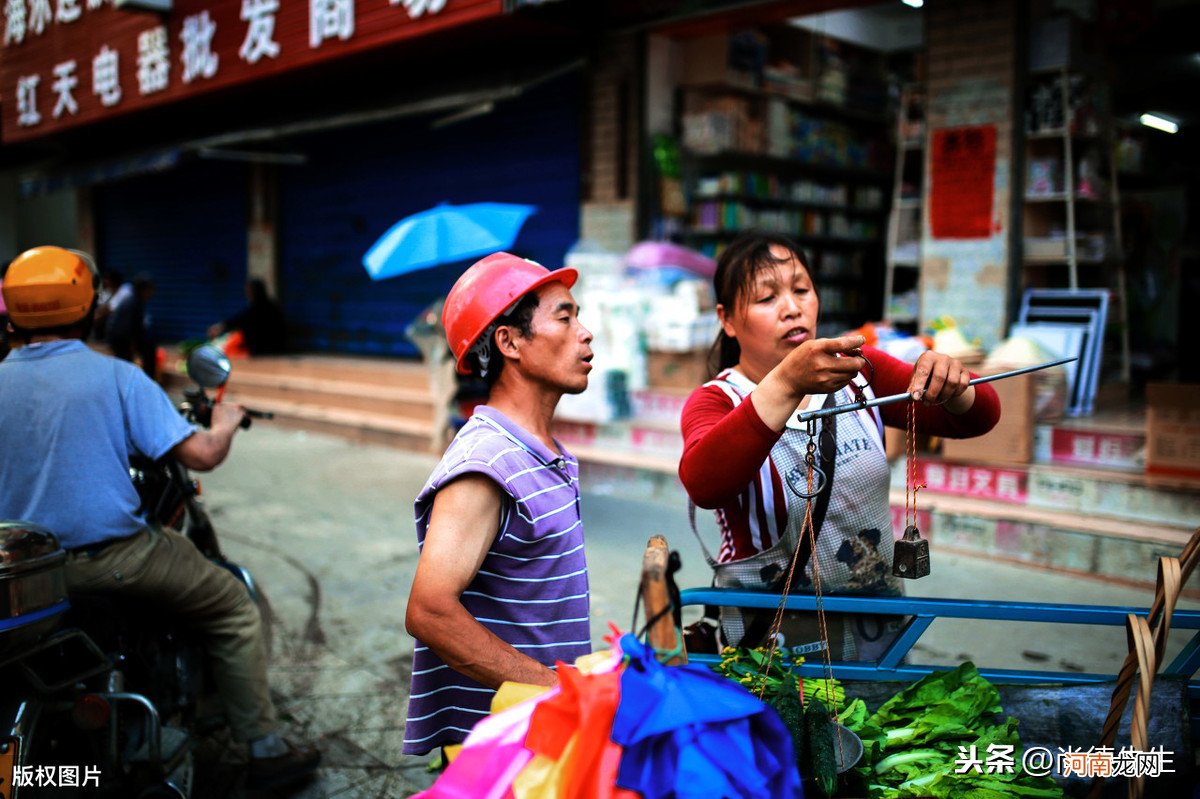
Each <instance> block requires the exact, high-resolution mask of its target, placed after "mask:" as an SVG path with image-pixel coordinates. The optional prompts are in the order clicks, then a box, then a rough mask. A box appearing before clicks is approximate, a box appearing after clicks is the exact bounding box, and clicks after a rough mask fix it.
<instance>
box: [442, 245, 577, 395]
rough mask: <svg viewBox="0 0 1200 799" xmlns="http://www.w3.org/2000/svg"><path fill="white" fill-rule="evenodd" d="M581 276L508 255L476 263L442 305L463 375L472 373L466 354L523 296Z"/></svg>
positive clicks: (572, 282) (444, 323)
mask: <svg viewBox="0 0 1200 799" xmlns="http://www.w3.org/2000/svg"><path fill="white" fill-rule="evenodd" d="M578 279H579V273H578V272H576V271H575V270H574V269H571V268H569V267H564V268H562V269H557V270H555V271H553V272H551V271H550V270H549V269H547V268H546V267H544V266H542V265H541V264H538V263H534V262H533V261H529V260H526V259H525V258H518V257H517V256H515V255H510V254H509V253H506V252H497V253H492V254H491V255H489V256H487V257H486V258H483V259H482V260H479V261H476V262H475V263H474V264H472V265H471V268H470V269H468V270H467V271H466V272H464V273H463V275H462V277H460V278H459V279H458V280H457V281H456V282H455V284H454V288H452V289H450V294H449V295H448V296H447V297H446V304H445V305H444V306H442V327H444V328H445V329H446V340H447V341H448V342H449V343H450V352H452V353H454V363H455V365H456V367H457V368H458V373H459V374H460V375H466V374H470V373H471V369H470V367H469V366H468V365H467V353H469V352H470V351H471V348H472V347H473V346H475V342H476V341H478V340H479V337H480V336H482V335H483V333H484V331H486V330H487V329H488V328H489V327H491V325H492V323H493V322H495V321H496V320H497V319H499V318H500V317H501V316H502V315H503V314H504V312H505V311H507V310H508V309H509V308H511V307H512V306H513V305H516V303H517V301H518V300H520V299H521V297H523V296H525V295H526V294H528V293H529V292H531V291H534V290H536V289H538V288H540V287H542V286H544V285H545V284H547V283H552V282H556V281H557V282H559V283H562V284H563V285H564V286H566V287H567V288H571V286H574V285H575V281H576V280H578Z"/></svg>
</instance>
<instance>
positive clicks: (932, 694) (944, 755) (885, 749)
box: [847, 663, 1063, 799]
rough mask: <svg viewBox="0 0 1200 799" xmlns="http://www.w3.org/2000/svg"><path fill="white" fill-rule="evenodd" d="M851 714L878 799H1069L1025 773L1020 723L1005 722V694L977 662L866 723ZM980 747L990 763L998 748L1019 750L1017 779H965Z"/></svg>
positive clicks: (864, 774) (897, 700) (924, 683)
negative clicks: (966, 762)
mask: <svg viewBox="0 0 1200 799" xmlns="http://www.w3.org/2000/svg"><path fill="white" fill-rule="evenodd" d="M847 711H848V713H847V718H849V719H850V720H851V721H853V722H854V723H853V725H847V726H850V728H851V729H853V730H854V731H855V732H857V733H858V734H859V736H860V737H861V738H863V744H864V749H865V753H864V756H863V760H862V761H861V762H860V764H859V768H858V769H857V770H856V771H857V777H858V778H859V780H860V781H861V782H863V783H865V784H866V790H867V795H868V796H870V797H872V799H907V797H935V799H1061V798H1062V795H1063V793H1062V789H1061V788H1060V787H1058V785H1056V784H1055V782H1054V781H1053V780H1052V779H1049V778H1048V777H1033V776H1031V775H1029V774H1027V773H1025V772H1024V771H1023V770H1022V769H1021V766H1020V760H1021V758H1020V753H1021V741H1020V738H1019V737H1018V735H1017V720H1016V719H1014V718H1011V717H1008V718H1005V717H1003V716H1001V715H998V714H1001V713H1002V712H1003V708H1002V706H1001V704H1000V694H999V692H998V691H997V690H996V688H995V686H993V685H992V684H991V683H989V682H988V681H987V680H985V679H984V678H983V677H981V676H980V674H979V671H978V669H976V668H975V666H974V664H972V663H964V664H962V665H961V666H959V667H958V668H956V669H953V670H950V671H943V672H935V673H933V674H929V675H927V676H926V677H924V678H922V679H921V680H918V681H917V682H916V683H913V684H912V685H910V686H909V687H907V688H905V689H904V690H903V691H901V692H900V693H898V694H896V695H895V696H893V697H892V698H891V699H889V700H888V701H887V702H885V703H884V704H883V705H882V706H881V707H880V708H879V710H877V711H875V713H874V714H873V715H871V716H870V717H868V718H866V719H860V718H859V716H860V714H861V711H859V710H858V709H857V708H855V710H854V713H849V711H850V708H847ZM972 746H974V747H975V751H976V757H977V758H981V759H985V760H986V758H987V757H988V756H989V755H988V752H989V747H990V746H993V747H994V746H1004V747H1011V753H1012V757H1013V773H1011V774H1000V773H986V769H980V770H979V771H976V770H974V769H966V770H965V771H964V773H961V774H960V773H958V770H959V768H960V765H959V763H960V758H961V756H962V753H963V752H966V751H970V748H971V747H972Z"/></svg>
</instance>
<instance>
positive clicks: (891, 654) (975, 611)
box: [680, 588, 1200, 727]
mask: <svg viewBox="0 0 1200 799" xmlns="http://www.w3.org/2000/svg"><path fill="white" fill-rule="evenodd" d="M779 599H780V597H779V595H778V594H772V593H764V592H759V591H742V590H737V589H729V588H688V589H685V590H683V591H681V592H680V604H681V605H683V606H685V607H686V606H688V605H717V606H727V607H741V608H755V609H768V610H774V609H776V608H777V607H779ZM821 604H822V606H823V607H824V609H825V610H826V611H827V612H830V613H851V614H853V613H858V614H881V615H893V616H901V617H903V616H909V617H911V618H910V619H909V621H908V623H907V624H905V625H904V626H903V628H902V630H901V632H900V634H899V635H898V636H897V637H896V640H895V641H894V642H893V643H892V645H891V646H889V647H888V648H887V650H886V651H885V652H884V653H883V655H881V656H880V657H879V659H878V660H874V661H860V662H855V661H844V660H839V661H834V662H833V664H832V666H833V676H834V677H836V678H838V679H845V680H910V681H911V680H917V679H920V678H921V677H923V676H925V675H926V674H929V673H930V672H933V671H939V670H941V669H947V668H953V667H954V666H955V665H957V664H947V665H945V666H934V665H921V666H917V665H912V664H908V663H905V662H904V658H905V656H906V655H907V654H908V653H909V652H910V651H911V650H912V647H913V645H914V644H916V643H917V641H918V640H919V639H920V637H921V636H922V635H923V634H924V633H925V631H926V630H928V629H929V626H930V625H931V624H933V622H934V620H935V619H939V618H942V619H978V620H981V621H989V620H994V621H1024V622H1047V623H1051V624H1096V625H1104V626H1109V627H1123V626H1124V625H1125V617H1126V616H1127V615H1129V614H1131V613H1132V614H1134V615H1138V616H1145V615H1146V614H1147V613H1148V612H1149V611H1148V609H1146V608H1133V607H1117V606H1109V605H1067V604H1047V603H1040V602H1000V601H992V600H967V599H921V598H917V597H879V596H847V595H826V596H823V597H822V598H821ZM786 607H787V609H788V610H801V611H803V610H808V611H815V610H816V608H817V600H816V597H815V596H813V595H812V594H791V595H789V596H788V598H787V603H786ZM1171 628H1172V631H1176V630H1179V631H1182V630H1193V631H1195V632H1194V634H1193V635H1192V637H1191V639H1190V640H1189V641H1188V642H1187V644H1186V645H1185V646H1184V648H1183V651H1181V652H1180V653H1179V655H1178V656H1176V658H1175V659H1174V660H1173V661H1172V662H1171V663H1170V664H1168V665H1166V666H1165V667H1163V668H1161V669H1160V670H1159V673H1160V674H1164V675H1179V676H1181V677H1184V678H1186V679H1187V680H1188V696H1189V698H1190V699H1191V700H1192V703H1193V706H1196V704H1197V703H1198V702H1200V680H1197V679H1196V671H1197V670H1200V611H1196V610H1183V609H1180V608H1176V609H1175V612H1174V613H1173V615H1172V616H1171ZM688 659H689V660H690V661H692V662H695V663H716V662H719V660H720V657H719V656H716V655H703V654H699V653H697V654H692V653H690V652H689V653H688ZM797 671H798V672H799V673H800V674H801V675H802V676H805V677H820V676H823V674H824V671H823V666H822V664H821V662H820V660H819V659H813V658H809V660H808V661H807V662H805V663H803V664H801V665H800V666H799V667H798V669H797ZM979 673H980V674H982V675H983V676H984V677H985V678H987V679H989V680H993V681H995V682H1001V683H1024V684H1036V683H1092V682H1104V681H1106V680H1112V679H1114V677H1115V676H1116V675H1114V674H1093V673H1077V672H1057V671H1033V670H1015V669H989V668H983V667H981V668H980V669H979ZM1198 721H1200V719H1198V718H1197V717H1195V716H1193V719H1192V723H1193V727H1196V725H1197V722H1198Z"/></svg>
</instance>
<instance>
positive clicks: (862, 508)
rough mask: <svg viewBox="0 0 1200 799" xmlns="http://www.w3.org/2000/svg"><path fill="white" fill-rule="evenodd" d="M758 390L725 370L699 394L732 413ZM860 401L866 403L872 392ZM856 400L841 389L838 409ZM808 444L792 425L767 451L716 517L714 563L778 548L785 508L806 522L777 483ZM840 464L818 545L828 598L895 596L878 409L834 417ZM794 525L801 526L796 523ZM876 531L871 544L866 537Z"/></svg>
mask: <svg viewBox="0 0 1200 799" xmlns="http://www.w3.org/2000/svg"><path fill="white" fill-rule="evenodd" d="M754 388H755V384H754V383H753V382H751V381H750V380H748V379H747V378H746V377H745V376H743V375H742V374H741V373H740V372H738V371H737V370H735V369H727V370H725V371H724V372H722V373H721V374H719V375H717V377H716V378H714V379H713V380H711V381H709V382H708V383H706V384H705V385H704V390H710V391H714V390H716V391H720V392H721V393H723V394H724V395H725V396H726V398H728V400H729V401H730V403H731V404H732V405H733V407H737V406H738V405H739V404H741V402H742V401H743V400H744V398H745V397H747V396H749V394H750V392H751V391H753V390H754ZM863 392H864V395H865V396H866V397H867V398H868V399H871V398H873V396H874V394H873V392H872V391H871V389H870V388H869V387H864V388H863ZM853 401H854V397H853V395H852V394H851V392H850V389H849V388H845V389H842V390H841V391H840V392H839V393H838V395H837V399H836V403H837V404H839V405H841V404H849V403H851V402H853ZM824 402H825V396H824V395H820V396H815V397H812V398H811V400H810V405H809V407H820V405H821V404H823V403H824ZM807 443H808V435H807V433H805V432H804V431H803V430H802V429H801V428H800V425H799V424H798V423H796V422H795V417H792V419H791V420H789V422H788V425H787V429H786V430H785V431H784V433H783V435H782V436H781V437H780V439H779V442H778V443H777V444H776V445H775V447H774V448H773V449H772V450H771V457H769V458H767V460H766V461H765V462H764V463H763V465H762V468H761V469H759V472H758V474H757V475H756V476H755V478H754V481H753V482H752V483H751V484H750V485H748V486H746V489H745V490H744V491H743V492H742V494H741V495H740V496H739V497H738V499H737V501H736V502H734V503H732V504H730V505H727V506H725V507H724V508H719V509H717V510H716V516H717V525H718V527H719V529H720V532H721V548H720V554H718V556H717V560H718V561H719V562H721V563H727V562H729V561H733V560H741V559H743V558H746V557H749V556H751V555H753V554H755V553H757V552H761V551H762V550H764V549H767V548H768V547H771V546H773V545H774V544H775V543H776V542H778V541H779V540H780V539H781V538H782V536H783V533H784V530H785V529H786V528H787V524H788V507H789V504H790V505H791V506H792V508H793V510H795V511H796V513H797V514H803V508H804V505H803V502H802V501H801V500H799V499H798V498H796V497H794V496H791V491H790V489H789V488H787V487H785V485H784V483H783V480H782V478H781V476H780V475H782V474H785V473H786V472H787V471H788V470H789V469H790V468H791V467H792V466H795V465H798V464H801V463H802V461H803V454H804V451H805V447H806V445H807ZM836 458H837V463H836V466H835V471H834V474H835V478H834V481H833V488H832V491H833V494H832V496H831V497H830V500H829V509H828V512H827V514H826V517H825V524H824V525H823V527H822V530H821V535H820V536H819V537H818V539H817V560H818V561H819V562H820V564H821V565H820V568H821V580H822V584H823V587H824V589H825V590H828V591H840V590H870V591H872V592H874V593H881V594H899V593H900V592H901V587H900V583H899V581H898V580H897V579H896V578H895V577H893V576H892V575H891V562H892V552H893V549H894V541H893V533H892V521H891V509H890V506H889V504H888V488H889V481H890V472H889V469H888V464H887V456H886V454H885V453H884V449H883V423H882V420H881V419H880V417H879V414H878V411H877V410H876V409H868V410H859V411H854V412H851V413H846V414H841V415H840V416H839V417H838V435H837V455H836ZM795 521H796V523H799V516H798V518H797V520H795ZM869 530H875V531H877V533H876V534H875V535H873V536H871V535H864V534H863V533H864V531H869ZM812 569H813V564H812V562H811V561H810V562H809V564H808V567H807V569H806V573H805V576H804V577H802V578H800V580H799V583H798V584H799V585H800V586H801V587H802V588H807V586H808V585H809V584H810V583H811V580H812Z"/></svg>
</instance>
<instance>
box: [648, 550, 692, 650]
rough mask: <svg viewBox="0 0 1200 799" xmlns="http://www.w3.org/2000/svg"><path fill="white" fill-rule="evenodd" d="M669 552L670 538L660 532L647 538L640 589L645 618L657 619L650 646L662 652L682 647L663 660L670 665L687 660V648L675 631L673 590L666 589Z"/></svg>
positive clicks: (652, 629)
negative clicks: (676, 652) (671, 591)
mask: <svg viewBox="0 0 1200 799" xmlns="http://www.w3.org/2000/svg"><path fill="white" fill-rule="evenodd" d="M670 556H671V553H670V550H669V549H667V539H665V538H663V537H662V536H661V535H655V536H651V537H650V540H649V541H647V542H646V553H645V554H644V555H643V556H642V585H641V591H642V604H643V605H644V606H645V608H646V618H647V619H655V621H654V623H653V624H651V625H650V630H649V635H650V646H652V647H654V648H655V649H656V650H658V651H659V652H673V651H675V648H676V647H679V654H677V655H673V656H671V657H670V658H668V659H667V660H665V661H663V662H664V663H665V664H666V665H668V666H674V665H676V664H679V663H687V652H686V651H685V650H684V649H683V641H682V640H680V638H679V636H678V635H677V634H676V630H675V616H674V614H673V613H672V612H671V611H672V608H671V594H670V592H669V591H668V590H667V561H668V560H669V559H670Z"/></svg>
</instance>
